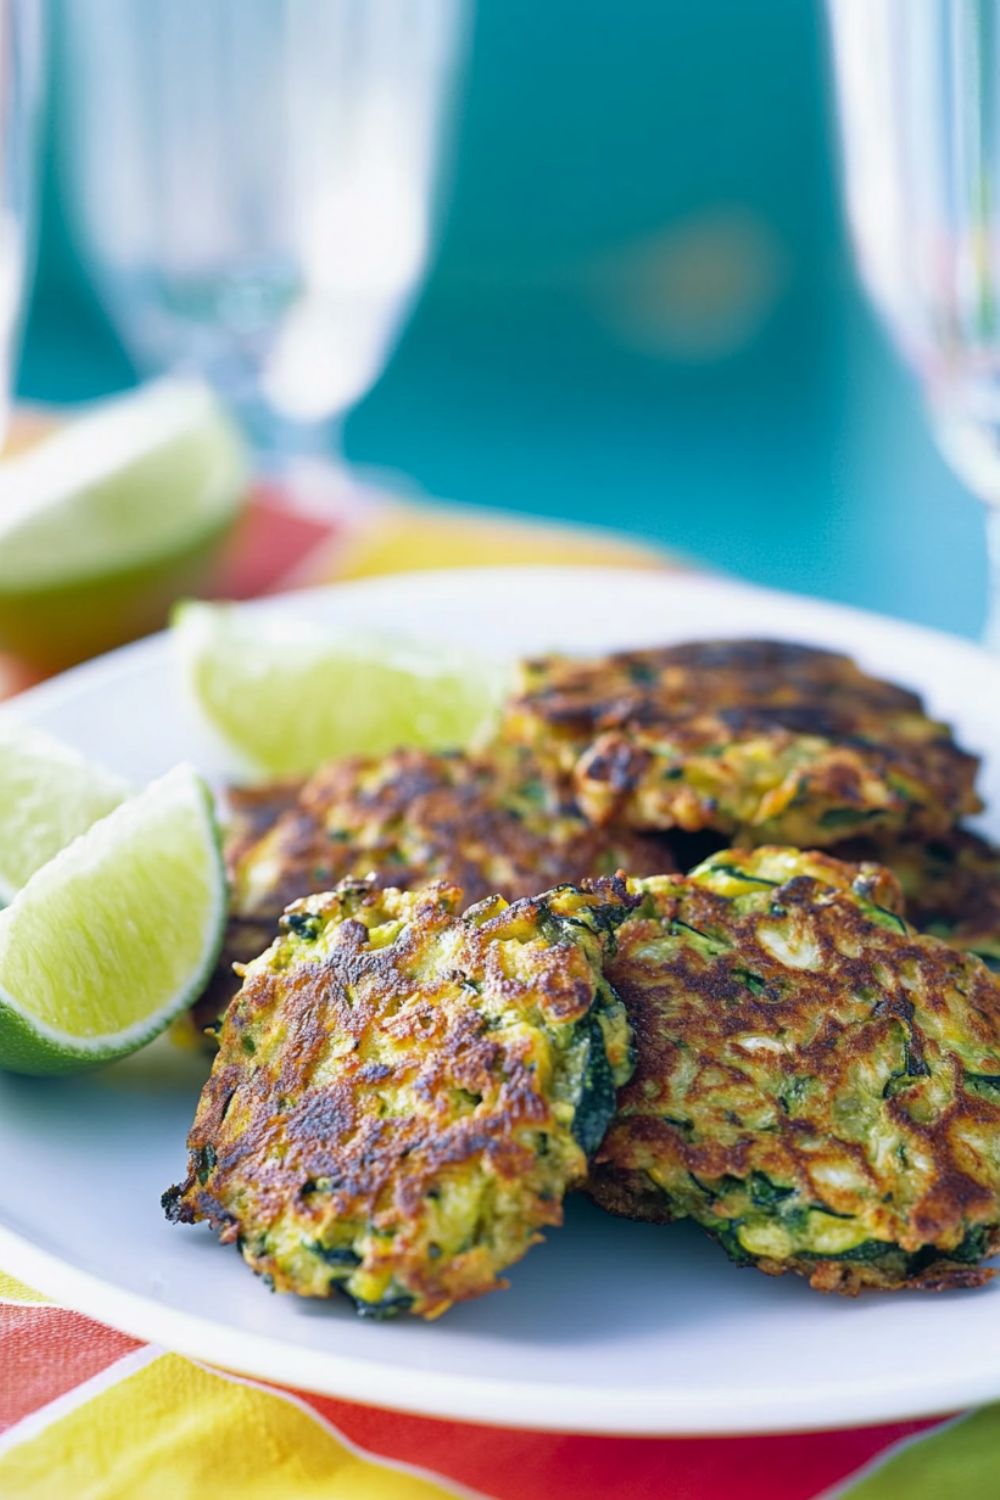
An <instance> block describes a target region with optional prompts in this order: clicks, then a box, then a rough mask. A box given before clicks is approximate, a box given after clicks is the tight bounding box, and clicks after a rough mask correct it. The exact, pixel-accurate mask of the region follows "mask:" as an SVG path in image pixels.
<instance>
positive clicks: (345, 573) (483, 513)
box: [294, 500, 681, 584]
mask: <svg viewBox="0 0 1000 1500" xmlns="http://www.w3.org/2000/svg"><path fill="white" fill-rule="evenodd" d="M343 519H344V524H343V525H342V526H341V527H340V528H339V529H338V532H337V534H336V535H335V537H334V538H333V540H332V541H331V542H330V543H329V544H328V545H327V546H325V547H322V546H321V547H320V549H319V551H318V552H317V553H316V554H314V555H313V556H311V557H310V558H309V559H308V560H307V561H306V563H305V565H304V566H303V567H302V568H301V569H300V570H298V571H297V572H296V574H295V575H294V581H295V582H296V583H298V584H315V583H328V582H332V581H334V580H336V579H345V578H371V577H373V576H376V575H379V574H382V573H414V572H422V571H424V570H426V569H428V568H435V569H436V568H470V567H472V568H474V567H486V566H489V567H505V566H510V565H515V564H525V563H528V564H553V563H556V564H578V565H581V566H585V565H589V564H596V565H603V566H607V567H634V568H663V567H670V566H673V567H678V566H681V564H680V563H679V562H678V560H677V559H676V558H674V557H671V555H670V554H669V553H667V552H664V551H661V550H660V549H659V548H657V547H653V546H647V545H646V544H644V543H643V542H642V541H640V540H639V539H638V538H636V539H634V540H633V539H632V538H630V537H628V536H624V535H622V534H621V533H619V532H614V531H601V530H599V529H598V528H597V527H587V526H574V525H569V524H566V525H564V524H562V523H560V522H557V521H548V522H546V521H537V520H533V519H532V518H531V517H529V516H525V517H523V518H522V517H514V516H511V515H510V514H508V513H499V512H498V513H494V512H491V511H488V510H476V509H474V508H465V507H458V506H456V507H455V508H454V509H451V508H449V507H447V506H441V505H424V504H408V503H406V502H403V501H395V500H384V501H383V500H379V501H378V502H377V503H376V502H374V501H373V502H372V503H371V504H369V505H368V506H366V507H360V508H358V509H357V510H356V511H354V512H353V513H352V512H348V513H347V514H345V516H344V518H343Z"/></svg>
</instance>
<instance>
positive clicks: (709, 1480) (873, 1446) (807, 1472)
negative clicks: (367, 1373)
mask: <svg viewBox="0 0 1000 1500" xmlns="http://www.w3.org/2000/svg"><path fill="white" fill-rule="evenodd" d="M300 1395H301V1399H302V1400H303V1401H305V1402H307V1403H308V1404H309V1405H310V1406H312V1407H313V1408H314V1409H315V1410H316V1411H318V1412H320V1413H321V1414H322V1415H323V1416H324V1417H326V1418H327V1419H328V1421H330V1422H332V1423H333V1425H334V1426H335V1427H337V1428H338V1430H339V1431H341V1432H343V1433H344V1434H345V1436H347V1437H348V1438H350V1439H351V1441H352V1442H355V1443H358V1444H359V1445H360V1446H361V1447H364V1448H366V1449H368V1450H369V1451H370V1452H377V1453H381V1454H384V1455H385V1456H386V1457H389V1458H395V1459H400V1460H403V1461H404V1462H419V1463H421V1464H423V1465H425V1466H426V1467H428V1468H430V1469H432V1470H433V1471H434V1472H435V1473H441V1474H445V1475H448V1476H449V1477H450V1478H452V1479H454V1480H456V1481H457V1482H458V1483H459V1484H464V1485H468V1486H470V1487H471V1488H472V1489H474V1490H480V1491H482V1492H483V1493H484V1494H486V1495H489V1496H490V1497H492V1500H554V1497H556V1496H558V1497H560V1500H562V1497H565V1500H709V1497H711V1500H736V1497H738V1500H814V1497H815V1496H817V1495H819V1494H820V1492H821V1491H822V1490H825V1489H828V1488H829V1487H830V1486H831V1485H833V1484H836V1483H837V1482H838V1481H842V1480H844V1479H845V1478H846V1477H847V1476H848V1475H850V1474H851V1473H853V1472H854V1471H855V1470H856V1469H858V1468H860V1467H861V1466H862V1465H863V1464H865V1463H868V1462H870V1460H871V1459H872V1458H874V1457H875V1456H876V1455H877V1454H879V1453H881V1452H882V1451H883V1450H884V1449H886V1448H888V1447H889V1446H890V1445H891V1444H893V1443H896V1442H898V1441H899V1440H900V1439H901V1438H905V1437H910V1436H912V1435H913V1434H915V1433H919V1432H923V1431H926V1430H928V1429H930V1428H932V1427H934V1426H935V1425H937V1424H936V1423H934V1422H905V1423H898V1424H895V1425H893V1426H891V1427H867V1428H860V1429H857V1430H855V1431H851V1432H837V1433H820V1432H817V1433H802V1434H797V1435H793V1436H788V1437H749V1438H709V1439H706V1438H667V1439H664V1438H612V1437H586V1436H571V1435H569V1434H560V1433H546V1432H519V1431H516V1430H514V1429H512V1428H497V1427H480V1426H474V1425H471V1424H466V1423H455V1422H446V1421H438V1420H437V1419H434V1418H430V1417H413V1416H407V1415H406V1414H404V1413H399V1412H397V1413H390V1412H385V1411H378V1410H376V1409H375V1408H373V1407H366V1406H353V1405H351V1404H350V1403H349V1402H346V1401H335V1400H332V1399H331V1398H330V1397H326V1396H309V1395H306V1394H305V1393H300Z"/></svg>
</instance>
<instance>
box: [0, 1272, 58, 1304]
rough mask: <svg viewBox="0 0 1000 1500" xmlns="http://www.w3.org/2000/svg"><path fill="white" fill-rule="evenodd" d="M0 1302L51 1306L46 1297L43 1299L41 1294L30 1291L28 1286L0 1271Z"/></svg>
mask: <svg viewBox="0 0 1000 1500" xmlns="http://www.w3.org/2000/svg"><path fill="white" fill-rule="evenodd" d="M0 1302H41V1303H44V1304H45V1305H46V1306H51V1304H50V1303H49V1299H48V1297H43V1296H42V1294H41V1292H35V1291H32V1289H31V1287H30V1286H25V1284H24V1282H23V1281H18V1280H16V1278H15V1277H13V1276H8V1275H7V1272H6V1271H0Z"/></svg>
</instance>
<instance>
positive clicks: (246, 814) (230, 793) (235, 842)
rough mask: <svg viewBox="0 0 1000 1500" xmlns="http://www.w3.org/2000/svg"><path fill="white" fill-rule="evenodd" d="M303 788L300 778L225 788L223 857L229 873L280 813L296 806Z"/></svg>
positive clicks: (271, 825) (275, 820)
mask: <svg viewBox="0 0 1000 1500" xmlns="http://www.w3.org/2000/svg"><path fill="white" fill-rule="evenodd" d="M303 786H304V782H303V780H302V778H301V777H299V778H297V779H296V780H294V781H269V782H267V783H265V784H264V785H262V786H231V787H227V789H226V794H225V808H224V811H225V822H226V842H225V854H226V864H227V867H228V868H229V870H230V872H232V871H233V870H234V869H235V868H236V867H237V866H238V865H239V863H240V861H241V860H242V859H243V857H244V855H245V854H246V853H247V851H248V850H249V849H250V848H252V846H253V845H254V844H256V842H257V840H258V839H259V838H261V837H262V836H263V835H264V834H265V833H266V832H267V830H268V829H269V828H271V827H273V825H274V824H275V823H276V822H277V820H278V818H280V816H281V814H282V813H283V812H286V811H287V810H288V808H290V807H294V806H295V803H296V801H297V800H298V797H299V793H300V792H301V791H302V788H303Z"/></svg>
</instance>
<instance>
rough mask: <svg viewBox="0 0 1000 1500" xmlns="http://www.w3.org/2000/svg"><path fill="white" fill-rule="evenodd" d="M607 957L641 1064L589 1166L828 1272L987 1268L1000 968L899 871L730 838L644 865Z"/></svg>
mask: <svg viewBox="0 0 1000 1500" xmlns="http://www.w3.org/2000/svg"><path fill="white" fill-rule="evenodd" d="M629 890H630V892H631V893H632V894H633V895H635V896H637V897H639V898H640V902H641V904H640V905H639V906H638V907H637V909H636V910H635V912H634V913H633V914H632V916H630V917H629V919H628V920H627V921H626V922H625V923H624V924H623V926H621V927H620V928H619V930H618V933H617V948H616V952H615V953H614V955H613V956H609V958H608V960H607V963H606V966H605V972H606V973H607V975H608V977H609V978H610V979H611V981H612V983H613V984H614V985H615V987H616V988H617V990H618V992H619V994H620V995H621V997H622V999H623V1001H624V1002H625V1005H626V1007H627V1009H628V1012H629V1017H630V1019H631V1021H632V1025H633V1027H634V1030H635V1033H636V1044H637V1066H636V1072H635V1074H634V1076H633V1078H632V1081H631V1082H630V1083H629V1084H628V1085H627V1087H626V1088H625V1089H624V1090H623V1092H622V1094H621V1096H620V1099H619V1108H618V1113H617V1115H616V1117H615V1121H614V1123H613V1124H612V1126H611V1128H610V1130H609V1131H608V1134H607V1136H606V1138H605V1141H604V1144H603V1146H602V1147H601V1149H600V1151H599V1152H598V1155H597V1158H596V1160H595V1164H594V1167H593V1169H592V1172H591V1177H590V1184H589V1185H590V1190H591V1192H592V1193H593V1195H594V1197H596V1198H597V1200H598V1201H599V1202H600V1203H602V1204H603V1205H604V1206H605V1207H606V1208H609V1209H610V1210H612V1211H613V1212H616V1213H623V1214H628V1215H631V1216H634V1217H638V1218H650V1219H664V1220H665V1219H673V1218H682V1217H685V1216H690V1217H691V1218H693V1219H695V1220H697V1222H698V1223H699V1224H701V1225H702V1226H703V1227H704V1228H706V1229H707V1230H708V1231H709V1233H710V1234H712V1235H713V1236H714V1237H715V1238H716V1239H717V1240H719V1242H720V1243H721V1244H722V1246H723V1247H724V1249H725V1250H726V1251H727V1253H728V1254H729V1255H730V1256H731V1257H732V1258H733V1259H734V1260H737V1261H741V1262H743V1263H746V1264H754V1265H756V1266H758V1267H759V1268H760V1269H761V1270H763V1271H766V1272H768V1273H769V1274H772V1275H777V1274H779V1273H781V1272H783V1271H797V1272H799V1273H800V1274H802V1275H804V1276H807V1277H808V1278H809V1280H810V1281H811V1283H812V1285H813V1286H815V1287H818V1288H819V1289H821V1290H824V1291H839V1292H855V1291H857V1290H858V1289H859V1288H860V1287H862V1286H877V1287H885V1288H896V1287H904V1286H906V1287H922V1288H933V1289H938V1288H943V1287H954V1286H975V1285H978V1284H979V1283H980V1282H982V1281H983V1280H985V1279H986V1278H987V1277H988V1275H989V1274H990V1272H989V1271H988V1270H985V1269H984V1268H983V1267H982V1266H981V1265H980V1264H979V1263H980V1262H981V1261H982V1259H983V1258H984V1257H985V1256H987V1255H990V1254H992V1253H993V1252H994V1251H995V1250H997V1249H998V1248H1000V1229H998V1225H1000V978H998V977H997V976H995V975H993V974H992V973H990V971H989V970H988V969H987V968H986V967H985V966H984V965H983V964H982V963H980V961H979V960H978V959H976V958H974V957H970V956H968V955H966V954H962V953H958V952H956V951H955V950H954V949H953V948H950V947H948V946H947V945H945V944H944V943H942V942H939V941H938V940H937V939H935V938H932V937H926V936H921V935H918V934H917V933H915V932H914V931H913V929H912V928H910V927H909V926H908V925H907V924H906V923H905V922H904V921H903V919H902V918H901V917H900V916H898V915H897V914H896V913H897V911H898V907H899V894H900V893H899V890H898V887H897V886H896V884H895V882H894V881H893V879H892V877H890V876H889V875H888V874H887V873H886V872H885V871H883V870H880V869H879V868H878V867H877V866H871V865H867V866H866V865H860V866H858V865H848V864H842V863H840V862H839V861H836V860H832V859H830V858H828V857H825V856H823V855H817V854H800V853H799V852H798V851H796V850H794V849H759V850H756V851H753V852H741V851H735V850H727V851H724V852H722V853H720V854H716V855H713V856H711V857H710V858H709V859H708V860H707V861H705V863H704V864H703V865H702V866H700V867H699V868H698V869H697V870H695V871H693V872H692V873H691V875H690V876H687V877H683V876H675V877H666V878H663V879H652V880H646V881H632V882H629Z"/></svg>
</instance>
